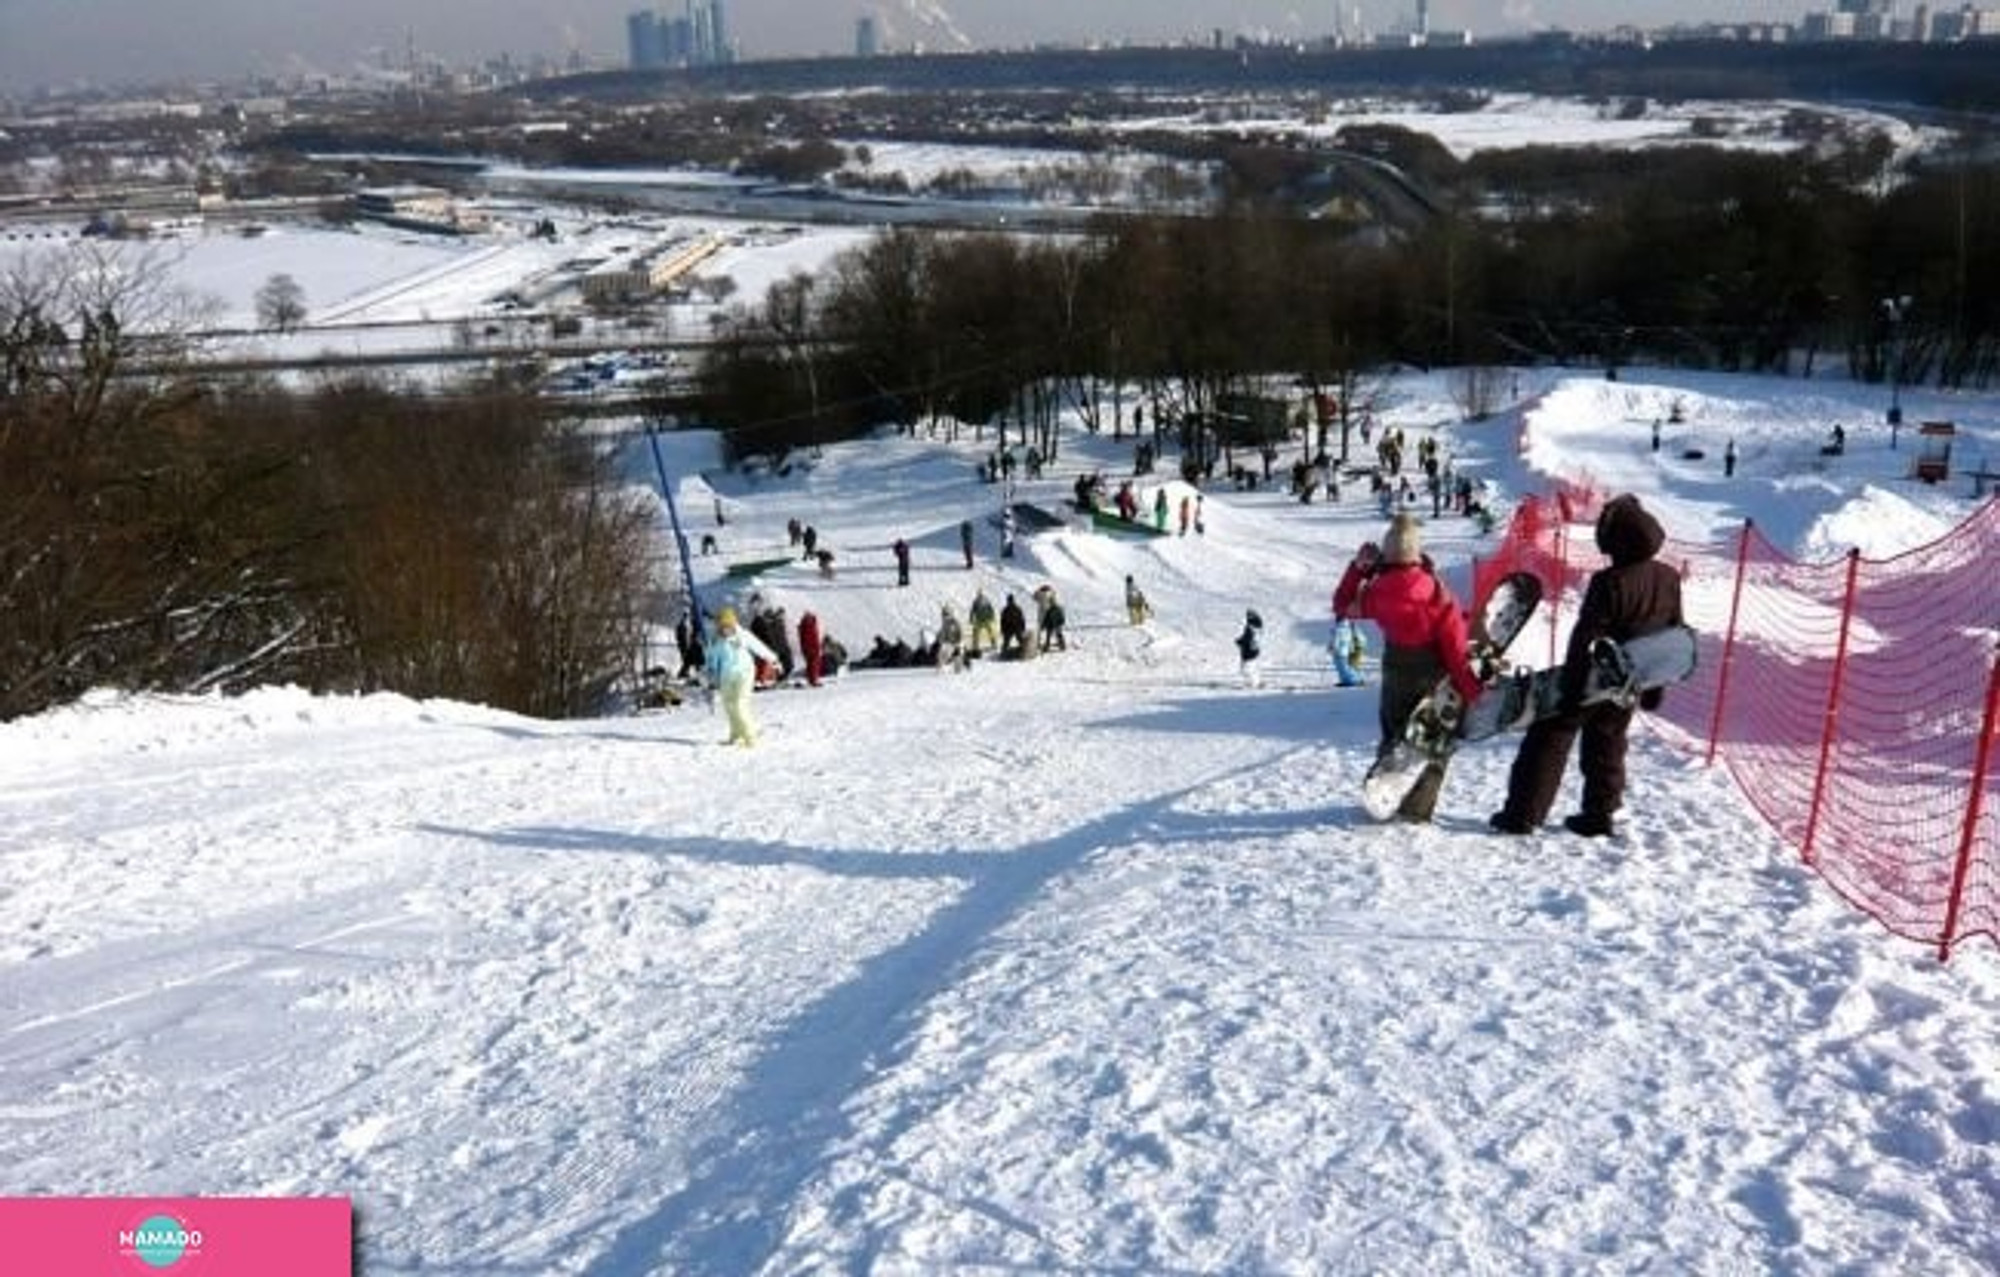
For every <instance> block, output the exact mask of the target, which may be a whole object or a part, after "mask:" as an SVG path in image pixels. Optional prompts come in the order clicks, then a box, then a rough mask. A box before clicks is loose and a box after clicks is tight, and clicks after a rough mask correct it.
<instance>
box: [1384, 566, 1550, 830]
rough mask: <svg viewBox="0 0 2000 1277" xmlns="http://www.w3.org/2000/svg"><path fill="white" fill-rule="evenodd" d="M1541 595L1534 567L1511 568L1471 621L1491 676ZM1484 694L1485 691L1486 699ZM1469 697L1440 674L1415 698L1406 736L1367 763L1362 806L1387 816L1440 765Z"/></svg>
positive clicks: (1473, 651) (1477, 651)
mask: <svg viewBox="0 0 2000 1277" xmlns="http://www.w3.org/2000/svg"><path fill="white" fill-rule="evenodd" d="M1541 601H1542V583H1541V580H1540V578H1538V577H1536V576H1535V575H1534V574H1533V573H1532V572H1512V573H1509V574H1508V575H1507V576H1504V577H1502V578H1501V579H1500V581H1499V583H1498V584H1496V585H1495V586H1494V587H1493V592H1492V593H1491V594H1489V595H1488V596H1487V598H1486V606H1485V607H1483V608H1481V609H1480V611H1479V615H1478V616H1477V617H1476V618H1474V620H1473V623H1472V636H1471V642H1470V651H1469V653H1468V655H1469V656H1470V657H1471V660H1472V667H1473V668H1474V669H1475V670H1478V671H1479V672H1480V674H1481V676H1482V677H1483V678H1486V679H1488V680H1490V679H1492V678H1493V677H1496V676H1497V675H1498V674H1499V672H1500V670H1501V668H1502V667H1503V662H1504V657H1505V655H1506V651H1507V645H1508V644H1510V643H1512V642H1513V641H1514V638H1515V636H1516V635H1518V634H1519V633H1520V632H1521V631H1522V630H1523V629H1525V628H1527V624H1528V618H1529V617H1530V616H1532V615H1534V611H1535V608H1536V607H1537V606H1538V605H1539V604H1540V603H1541ZM1485 699H1486V698H1485V697H1483V696H1482V697H1481V698H1480V700H1481V701H1482V702H1483V701H1484V700H1485ZM1464 712H1465V703H1464V701H1462V700H1461V699H1460V698H1459V695H1458V692H1457V691H1456V690H1455V689H1453V687H1452V685H1451V680H1450V679H1448V678H1446V679H1439V680H1438V685H1437V686H1436V687H1434V688H1432V689H1431V692H1430V695H1428V696H1426V697H1424V699H1423V700H1421V701H1418V702H1417V707H1416V709H1415V710H1413V711H1411V713H1410V720H1409V722H1408V723H1407V724H1406V725H1405V726H1404V729H1403V738H1402V739H1401V740H1399V741H1397V742H1396V743H1395V744H1394V745H1392V746H1391V747H1390V749H1389V752H1388V754H1387V755H1385V756H1384V757H1382V758H1380V759H1378V760H1377V761H1376V763H1375V765H1374V766H1373V767H1370V768H1369V769H1368V775H1367V777H1366V778H1365V779H1364V780H1363V781H1362V782H1361V806H1362V808H1363V809H1364V810H1366V811H1367V813H1368V814H1369V816H1370V817H1372V818H1374V819H1376V820H1389V819H1391V818H1392V817H1394V816H1395V814H1396V811H1397V809H1398V808H1400V807H1401V806H1402V805H1403V800H1404V799H1405V798H1407V797H1409V796H1410V791H1411V790H1413V789H1415V788H1416V787H1417V782H1419V781H1420V780H1422V779H1423V777H1424V773H1425V772H1427V771H1429V770H1430V769H1431V768H1433V767H1440V766H1442V765H1443V764H1444V761H1445V760H1446V759H1447V758H1450V757H1451V752H1452V750H1454V749H1456V748H1457V747H1458V742H1459V735H1458V725H1459V720H1460V719H1461V718H1462V717H1463V716H1464Z"/></svg>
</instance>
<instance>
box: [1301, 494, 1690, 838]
mask: <svg viewBox="0 0 2000 1277" xmlns="http://www.w3.org/2000/svg"><path fill="white" fill-rule="evenodd" d="M1596 541H1597V548H1598V549H1599V550H1600V551H1602V552H1603V554H1604V555H1605V556H1606V557H1607V558H1608V559H1610V561H1611V562H1610V566H1608V567H1606V568H1604V569H1602V570H1601V571H1599V572H1597V573H1595V574H1593V575H1592V577H1591V578H1590V583H1589V585H1588V586H1587V587H1586V589H1585V591H1584V597H1583V604H1582V606H1581V608H1580V609H1579V610H1578V612H1577V618H1576V625H1575V628H1574V629H1573V630H1572V631H1571V633H1570V638H1569V646H1568V648H1567V649H1566V650H1565V653H1564V658H1563V667H1562V669H1563V672H1562V675H1561V687H1562V694H1563V701H1564V706H1563V709H1562V711H1561V712H1560V713H1558V714H1556V715H1555V716H1553V717H1549V718H1544V719H1541V720H1538V721H1537V722H1535V723H1534V724H1533V725H1531V726H1530V727H1529V728H1528V731H1527V734H1526V736H1525V737H1523V739H1522V741H1521V746H1520V750H1519V752H1518V753H1517V754H1516V755H1515V758H1514V763H1513V766H1512V768H1511V769H1510V770H1509V773H1508V777H1507V799H1506V802H1505V803H1504V804H1503V805H1502V806H1501V808H1500V810H1498V811H1496V812H1494V813H1493V815H1492V816H1491V817H1489V818H1488V820H1487V824H1488V826H1489V827H1490V828H1492V829H1493V830H1494V831H1495V832H1497V833H1503V834H1526V833H1531V832H1533V831H1534V830H1536V829H1539V828H1540V827H1541V825H1542V823H1543V822H1544V821H1545V820H1547V819H1548V815H1549V809H1550V808H1551V807H1552V806H1553V805H1554V803H1555V799H1556V792H1557V790H1558V789H1559V788H1560V787H1561V784H1562V775H1563V770H1564V768H1565V766H1566V765H1567V763H1568V759H1569V754H1570V749H1571V747H1572V746H1573V745H1575V744H1576V742H1577V739H1578V737H1579V736H1581V738H1582V747H1581V750H1580V753H1579V758H1578V766H1579V769H1580V771H1581V772H1582V775H1583V796H1582V802H1581V804H1580V810H1579V811H1577V812H1576V813H1575V814H1573V815H1571V816H1569V817H1568V818H1567V819H1565V820H1564V822H1563V824H1564V826H1565V827H1566V828H1567V829H1569V830H1570V831H1571V832H1573V833H1576V834H1581V835H1583V836H1585V837H1603V836H1606V835H1608V834H1610V833H1611V832H1612V817H1613V816H1614V815H1615V814H1616V813H1617V811H1618V810H1619V808H1620V807H1622V806H1623V805H1624V799H1625V754H1626V741H1627V732H1628V730H1629V729H1630V727H1631V723H1632V714H1633V711H1634V707H1633V706H1631V705H1619V704H1614V703H1611V702H1599V703H1597V704H1591V705H1586V704H1583V703H1582V697H1583V693H1584V688H1585V685H1586V683H1587V682H1588V680H1589V677H1590V671H1591V658H1590V652H1591V645H1592V644H1593V643H1594V642H1595V641H1596V640H1598V639H1599V638H1609V639H1613V640H1616V641H1619V642H1626V641H1629V640H1631V639H1635V638H1639V637H1641V636H1643V635H1647V634H1652V633H1655V632H1657V631H1659V630H1663V629H1666V628H1668V627H1670V626H1674V625H1679V624H1681V623H1682V615H1681V582H1680V576H1679V574H1678V573H1676V572H1675V571H1674V570H1673V569H1672V568H1671V567H1669V566H1668V565H1666V564H1664V563H1661V562H1659V561H1658V558H1657V557H1656V556H1657V555H1658V554H1659V551H1660V547H1661V546H1662V545H1663V544H1664V543H1665V541H1666V532H1665V529H1663V528H1662V527H1661V526H1660V523H1659V520H1657V519H1656V518H1654V517H1653V515H1652V514H1651V513H1650V512H1648V511H1647V510H1646V509H1645V508H1644V507H1643V506H1641V505H1640V503H1639V499H1638V498H1637V497H1635V496H1632V495H1629V494H1627V495H1624V496H1620V497H1615V498H1613V499H1612V500H1610V501H1608V502H1606V503H1605V505H1604V508H1603V510H1602V511H1601V512H1600V513H1599V515H1598V518H1597V526H1596ZM1333 611H1334V616H1335V617H1336V618H1337V619H1342V620H1353V619H1366V620H1370V621H1373V622H1375V624H1376V625H1377V627H1379V628H1380V630H1381V632H1382V641H1383V647H1382V656H1381V669H1382V692H1381V700H1380V703H1379V705H1378V709H1377V718H1378V726H1379V727H1380V730H1381V737H1380V742H1379V744H1378V745H1377V759H1378V761H1380V760H1381V759H1383V758H1386V757H1387V755H1388V754H1389V753H1390V751H1391V750H1392V749H1393V748H1394V747H1395V745H1396V743H1397V742H1398V741H1399V740H1401V739H1402V737H1403V731H1404V728H1405V727H1406V725H1407V724H1408V722H1409V719H1410V715H1411V713H1412V712H1414V711H1415V710H1416V708H1417V706H1418V704H1419V702H1421V701H1422V700H1423V699H1424V697H1425V696H1427V695H1429V693H1430V692H1431V690H1432V689H1433V688H1434V687H1436V686H1437V685H1438V684H1439V682H1440V681H1442V680H1444V679H1449V680H1450V681H1451V685H1452V687H1453V688H1454V689H1455V690H1456V691H1457V692H1458V694H1459V696H1460V697H1461V698H1463V699H1464V701H1465V703H1466V704H1467V705H1470V704H1472V703H1473V702H1474V701H1476V700H1478V699H1479V697H1480V695H1481V694H1482V693H1483V692H1484V690H1485V685H1484V684H1483V683H1482V681H1481V679H1480V675H1479V672H1478V671H1476V670H1475V669H1473V667H1472V663H1471V660H1470V656H1469V653H1468V648H1467V633H1466V622H1465V616H1464V613H1463V612H1461V611H1460V609H1459V606H1458V601H1457V600H1456V599H1455V598H1453V597H1452V594H1451V591H1450V590H1449V589H1447V588H1446V586H1445V584H1444V582H1443V581H1441V580H1440V579H1439V578H1438V576H1437V573H1436V571H1435V569H1434V568H1433V566H1432V564H1431V561H1430V559H1429V558H1428V557H1427V556H1426V555H1425V554H1424V553H1423V547H1422V541H1421V532H1420V525H1419V524H1418V521H1417V519H1416V518H1415V516H1413V515H1409V514H1399V515H1397V516H1396V517H1395V518H1394V519H1392V520H1391V521H1390V524H1389V529H1388V532H1387V533H1386V535H1384V537H1383V538H1382V542H1381V544H1380V545H1379V546H1378V545H1376V544H1375V543H1373V542H1369V543H1367V544H1365V545H1363V546H1362V547H1361V549H1360V551H1359V552H1357V553H1356V555H1355V556H1354V560H1353V562H1351V563H1350V564H1349V565H1348V567H1347V570H1346V572H1345V573H1343V574H1342V576H1341V579H1340V584H1339V586H1338V587H1337V588H1336V589H1335V590H1334V595H1333ZM1661 695H1662V694H1661V693H1660V691H1659V690H1658V689H1653V690H1651V691H1648V692H1646V693H1644V694H1643V695H1642V696H1641V697H1640V699H1639V705H1638V708H1643V709H1647V710H1653V709H1657V708H1659V705H1660V702H1661ZM1444 773H1445V768H1444V765H1443V764H1442V763H1434V764H1432V765H1431V766H1430V767H1428V768H1426V769H1425V772H1424V775H1423V776H1422V777H1421V778H1420V779H1419V780H1418V782H1417V784H1416V785H1415V787H1413V788H1412V789H1411V790H1410V792H1409V794H1408V795H1407V796H1406V797H1405V798H1404V800H1403V804H1402V806H1401V807H1400V808H1399V809H1398V811H1397V816H1398V818H1399V819H1402V820H1406V821H1412V822H1424V821H1428V820H1429V819H1430V818H1431V814H1432V812H1433V811H1434V810H1435V809H1436V806H1437V800H1438V793H1439V791H1440V790H1441V789H1442V787H1443V785H1444Z"/></svg>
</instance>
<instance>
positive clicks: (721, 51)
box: [708, 0, 734, 66]
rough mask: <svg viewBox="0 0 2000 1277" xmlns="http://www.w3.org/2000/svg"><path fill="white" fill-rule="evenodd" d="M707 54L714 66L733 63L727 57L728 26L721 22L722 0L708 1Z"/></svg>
mask: <svg viewBox="0 0 2000 1277" xmlns="http://www.w3.org/2000/svg"><path fill="white" fill-rule="evenodd" d="M708 53H709V58H708V60H709V62H710V63H711V64H714V65H718V66H719V65H721V64H722V63H724V62H730V61H734V59H732V58H731V57H730V56H729V25H728V23H726V22H725V21H724V20H723V11H722V0H708Z"/></svg>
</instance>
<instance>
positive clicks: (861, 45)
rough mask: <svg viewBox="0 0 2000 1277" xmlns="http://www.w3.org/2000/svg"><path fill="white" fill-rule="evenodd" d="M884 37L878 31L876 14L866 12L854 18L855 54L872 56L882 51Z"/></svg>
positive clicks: (866, 56)
mask: <svg viewBox="0 0 2000 1277" xmlns="http://www.w3.org/2000/svg"><path fill="white" fill-rule="evenodd" d="M881 40H882V38H881V36H880V35H878V34H877V32H876V27H875V15H874V14H872V13H864V14H862V15H861V16H860V17H859V18H856V19H855V20H854V56H855V57H857V58H872V57H876V56H879V55H880V54H881V52H882V42H881Z"/></svg>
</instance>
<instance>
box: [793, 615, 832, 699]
mask: <svg viewBox="0 0 2000 1277" xmlns="http://www.w3.org/2000/svg"><path fill="white" fill-rule="evenodd" d="M825 655H826V652H825V649H824V648H822V647H821V636H820V632H819V614H818V613H816V612H810V611H809V612H807V613H806V614H805V615H803V616H801V617H800V618H799V659H800V660H801V661H802V662H804V664H805V668H806V683H807V685H808V686H811V687H818V686H819V675H820V668H821V662H822V660H824V658H825Z"/></svg>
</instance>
